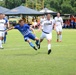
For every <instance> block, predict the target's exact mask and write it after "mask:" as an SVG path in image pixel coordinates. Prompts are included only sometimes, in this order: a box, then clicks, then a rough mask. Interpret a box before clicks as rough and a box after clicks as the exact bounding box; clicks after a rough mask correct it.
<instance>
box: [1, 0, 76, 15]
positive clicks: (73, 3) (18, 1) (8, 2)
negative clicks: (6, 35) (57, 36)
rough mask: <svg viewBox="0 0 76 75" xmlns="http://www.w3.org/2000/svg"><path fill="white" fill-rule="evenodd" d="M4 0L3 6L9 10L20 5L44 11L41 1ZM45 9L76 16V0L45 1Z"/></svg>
mask: <svg viewBox="0 0 76 75" xmlns="http://www.w3.org/2000/svg"><path fill="white" fill-rule="evenodd" d="M27 1H28V2H27V3H28V4H27V3H26V0H3V1H0V5H1V6H5V7H7V8H10V9H11V8H15V7H17V6H20V5H27V6H28V7H30V8H34V9H37V10H39V9H42V7H41V6H40V5H39V3H36V1H38V2H40V1H41V0H27ZM44 7H47V8H49V9H52V10H54V11H56V12H61V13H64V14H76V0H44Z"/></svg>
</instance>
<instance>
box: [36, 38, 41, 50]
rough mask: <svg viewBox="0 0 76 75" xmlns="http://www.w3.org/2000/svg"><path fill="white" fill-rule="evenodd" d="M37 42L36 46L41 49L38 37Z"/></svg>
mask: <svg viewBox="0 0 76 75" xmlns="http://www.w3.org/2000/svg"><path fill="white" fill-rule="evenodd" d="M35 40H36V45H37V47H38V49H40V41H39V39H38V38H37V37H35Z"/></svg>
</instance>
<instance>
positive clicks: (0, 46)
mask: <svg viewBox="0 0 76 75" xmlns="http://www.w3.org/2000/svg"><path fill="white" fill-rule="evenodd" d="M3 36H4V33H3V32H0V49H3V46H2V40H3Z"/></svg>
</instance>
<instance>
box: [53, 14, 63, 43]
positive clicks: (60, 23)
mask: <svg viewBox="0 0 76 75" xmlns="http://www.w3.org/2000/svg"><path fill="white" fill-rule="evenodd" d="M54 22H55V27H54V28H55V30H56V33H57V42H61V41H62V26H63V19H62V17H60V13H57V16H56V17H55V19H54Z"/></svg>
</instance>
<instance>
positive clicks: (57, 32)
mask: <svg viewBox="0 0 76 75" xmlns="http://www.w3.org/2000/svg"><path fill="white" fill-rule="evenodd" d="M56 34H57V42H59V28H58V27H56Z"/></svg>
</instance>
